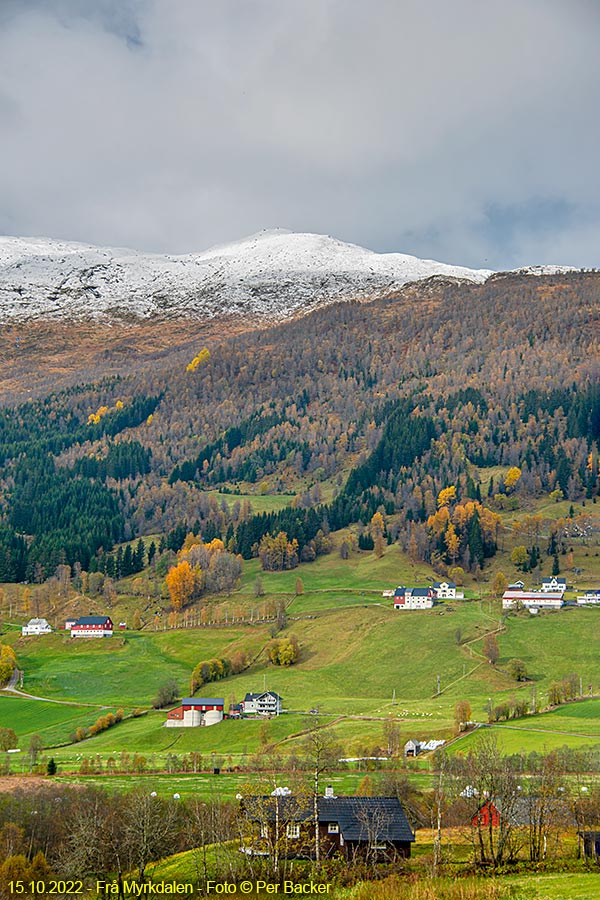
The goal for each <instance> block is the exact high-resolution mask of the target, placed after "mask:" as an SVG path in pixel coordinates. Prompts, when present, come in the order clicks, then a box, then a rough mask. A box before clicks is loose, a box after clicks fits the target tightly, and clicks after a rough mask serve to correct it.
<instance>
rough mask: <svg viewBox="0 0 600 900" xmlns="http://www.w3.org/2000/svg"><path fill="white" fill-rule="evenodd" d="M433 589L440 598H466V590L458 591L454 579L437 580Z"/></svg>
mask: <svg viewBox="0 0 600 900" xmlns="http://www.w3.org/2000/svg"><path fill="white" fill-rule="evenodd" d="M433 589H434V591H435V595H436V597H437V599H438V600H464V599H465V595H464V591H457V589H456V585H455V583H454V582H453V581H436V582H434V585H433Z"/></svg>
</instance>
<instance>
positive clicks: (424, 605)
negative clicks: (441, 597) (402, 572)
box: [394, 587, 435, 609]
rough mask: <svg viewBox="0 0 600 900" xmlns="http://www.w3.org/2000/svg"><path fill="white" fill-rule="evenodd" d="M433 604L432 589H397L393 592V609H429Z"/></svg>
mask: <svg viewBox="0 0 600 900" xmlns="http://www.w3.org/2000/svg"><path fill="white" fill-rule="evenodd" d="M434 603H435V592H434V590H433V588H405V587H398V588H396V590H395V591H394V609H431V607H432V606H433V604H434Z"/></svg>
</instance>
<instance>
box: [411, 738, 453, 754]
mask: <svg viewBox="0 0 600 900" xmlns="http://www.w3.org/2000/svg"><path fill="white" fill-rule="evenodd" d="M445 743H446V741H435V740H431V741H417V740H415V739H413V738H411V739H410V740H409V741H407V742H406V743H405V745H404V755H405V756H418V755H419V753H428V752H429V751H431V750H438V749H439V748H440V747H443V746H444V744H445Z"/></svg>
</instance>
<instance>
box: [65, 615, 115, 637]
mask: <svg viewBox="0 0 600 900" xmlns="http://www.w3.org/2000/svg"><path fill="white" fill-rule="evenodd" d="M112 633H113V623H112V621H111V618H110V616H81V617H80V618H79V619H77V621H76V622H75V624H74V625H72V626H71V637H74V638H76V637H111V636H112Z"/></svg>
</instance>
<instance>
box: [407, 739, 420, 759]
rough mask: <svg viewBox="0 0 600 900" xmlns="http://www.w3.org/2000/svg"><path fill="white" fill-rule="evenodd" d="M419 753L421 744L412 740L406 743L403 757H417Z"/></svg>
mask: <svg viewBox="0 0 600 900" xmlns="http://www.w3.org/2000/svg"><path fill="white" fill-rule="evenodd" d="M420 752H421V742H420V741H415V740H413V739H412V738H411V739H410V740H409V741H407V742H406V743H405V745H404V755H405V756H418V755H419V753H420Z"/></svg>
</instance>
